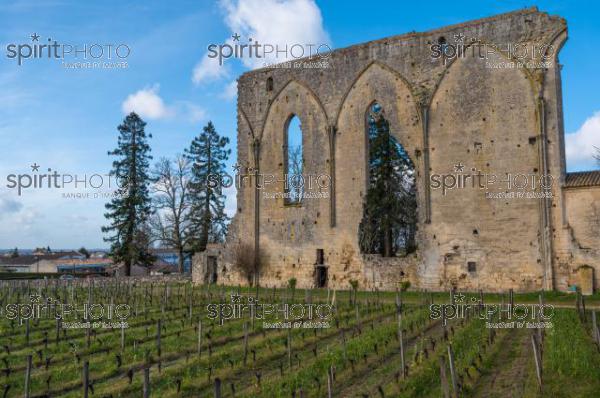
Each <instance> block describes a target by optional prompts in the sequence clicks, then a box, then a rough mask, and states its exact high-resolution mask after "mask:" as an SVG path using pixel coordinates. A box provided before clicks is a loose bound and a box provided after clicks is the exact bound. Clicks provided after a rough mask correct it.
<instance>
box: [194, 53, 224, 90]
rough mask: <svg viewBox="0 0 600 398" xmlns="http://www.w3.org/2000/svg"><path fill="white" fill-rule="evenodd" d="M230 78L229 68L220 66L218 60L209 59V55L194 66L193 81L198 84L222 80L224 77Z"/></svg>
mask: <svg viewBox="0 0 600 398" xmlns="http://www.w3.org/2000/svg"><path fill="white" fill-rule="evenodd" d="M228 76H229V68H228V67H227V65H225V64H223V65H219V61H218V59H217V58H209V57H208V54H205V55H204V57H202V59H201V60H200V62H198V63H197V64H196V66H194V71H193V73H192V81H193V82H194V83H196V84H198V83H201V82H203V81H205V80H210V79H220V78H222V77H228Z"/></svg>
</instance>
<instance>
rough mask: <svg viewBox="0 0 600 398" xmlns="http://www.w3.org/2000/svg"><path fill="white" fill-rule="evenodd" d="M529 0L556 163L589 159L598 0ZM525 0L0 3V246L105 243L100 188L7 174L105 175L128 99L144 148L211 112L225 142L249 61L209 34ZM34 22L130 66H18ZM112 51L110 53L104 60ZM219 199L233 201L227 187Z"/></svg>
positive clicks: (403, 16)
mask: <svg viewBox="0 0 600 398" xmlns="http://www.w3.org/2000/svg"><path fill="white" fill-rule="evenodd" d="M100 3H101V4H100ZM537 5H538V7H539V8H540V9H542V10H544V11H548V12H550V13H554V14H560V15H562V16H564V17H566V18H567V21H568V23H569V41H568V43H567V44H566V46H565V48H564V49H563V50H562V52H561V61H562V63H563V64H564V68H563V70H562V76H563V96H564V113H565V130H566V131H567V133H568V135H567V137H566V142H567V156H568V167H569V170H572V171H573V170H583V169H589V168H593V167H595V164H594V162H593V156H592V155H593V145H596V146H599V147H600V102H599V101H598V92H600V79H599V78H598V73H597V69H598V65H599V64H600V54H599V52H598V51H597V46H596V45H595V40H596V39H597V38H598V36H599V35H600V25H599V24H598V23H597V16H598V15H599V14H600V6H599V5H598V3H597V2H594V1H589V2H585V1H582V2H578V4H577V5H576V6H575V5H568V4H567V2H564V4H562V3H559V2H554V1H543V2H537ZM523 6H524V4H523V3H522V2H520V1H502V2H482V1H464V2H448V1H443V2H435V1H429V2H427V4H426V7H424V5H423V3H419V2H410V3H406V2H399V1H396V0H385V1H379V2H376V3H365V2H364V1H362V0H345V1H344V2H343V6H340V2H337V1H331V0H324V1H316V2H315V1H313V0H222V1H209V0H171V1H168V2H165V1H158V0H154V1H153V0H148V1H127V0H109V1H103V2H83V1H79V0H38V1H35V0H14V1H10V2H1V3H0V26H2V29H1V30H0V51H1V52H2V54H1V56H0V144H1V147H0V148H1V149H0V150H1V152H0V153H1V157H0V159H1V160H0V248H10V247H15V246H18V247H21V248H31V247H36V246H47V245H50V246H51V247H53V248H75V247H80V246H82V245H83V246H86V247H92V248H101V247H105V244H104V243H103V241H102V234H101V232H100V226H102V225H104V224H105V220H104V218H103V213H104V202H105V201H104V200H102V199H99V198H94V197H91V198H71V197H64V196H63V193H65V192H64V191H60V190H51V189H38V190H35V191H34V190H32V189H30V190H29V191H27V190H24V191H23V192H22V194H21V195H20V196H19V195H18V194H17V193H16V191H15V190H14V189H8V188H7V176H9V175H11V174H15V175H18V174H29V175H32V167H31V166H32V165H38V166H40V169H39V170H40V171H39V172H45V170H47V169H48V168H50V169H51V170H52V172H54V171H57V172H58V173H60V174H70V175H74V176H75V175H76V176H78V177H79V178H84V177H83V176H90V175H93V174H105V173H107V172H108V171H109V170H110V164H111V160H110V158H109V157H108V156H107V155H106V153H107V151H109V150H111V149H113V148H114V146H115V145H116V137H117V130H116V126H117V125H118V124H119V123H120V121H121V120H122V118H123V117H124V115H125V114H126V113H127V112H130V111H132V110H135V111H137V112H138V113H139V114H140V115H141V116H142V117H143V118H144V119H145V120H146V121H147V123H148V125H147V131H148V132H150V133H152V135H153V138H152V140H151V145H152V149H153V155H154V157H155V159H158V158H159V157H163V156H167V157H172V156H174V155H175V154H177V153H181V152H182V151H183V149H184V148H186V147H187V146H188V145H189V143H190V141H191V139H192V138H193V137H194V136H195V135H197V134H198V133H199V132H200V131H201V128H202V126H203V125H204V124H205V123H207V122H208V121H209V120H212V121H213V122H214V124H215V126H216V128H217V130H218V131H219V132H220V133H221V134H223V135H226V136H228V137H230V139H231V140H232V146H234V145H235V128H236V125H235V120H236V112H235V103H236V98H235V96H236V87H235V79H236V77H237V76H239V74H240V73H242V72H244V71H246V70H249V69H251V68H255V67H257V66H261V65H260V64H257V63H256V62H255V60H248V59H245V60H243V61H233V60H230V61H229V62H225V64H224V65H223V66H219V65H218V63H217V62H215V61H216V60H215V59H211V58H209V57H208V51H207V48H208V46H209V45H210V44H212V43H215V44H222V43H226V42H229V43H231V42H232V40H233V38H232V35H233V34H234V33H238V34H240V35H241V37H242V38H250V37H252V38H254V39H255V40H259V41H261V42H270V43H274V44H277V43H280V44H285V43H296V42H299V43H324V44H327V45H330V46H331V47H332V48H341V47H345V46H348V45H351V44H355V43H360V42H364V41H368V40H373V39H378V38H382V37H386V36H390V35H395V34H399V33H404V32H409V31H413V30H414V31H425V30H429V29H432V28H437V27H441V26H444V25H448V24H454V23H459V22H463V21H467V20H470V19H476V18H481V17H486V16H490V15H493V14H497V13H501V12H507V11H511V10H514V9H517V8H521V7H523ZM34 34H36V35H39V39H37V42H36V43H38V42H39V43H47V42H48V39H50V43H52V41H53V40H56V41H57V42H59V43H61V44H68V45H70V46H72V47H77V48H82V47H83V46H84V45H87V46H90V47H91V46H93V45H95V44H99V45H104V46H106V45H109V44H110V45H112V46H113V50H114V48H115V47H117V46H121V47H120V48H121V50H123V49H125V48H127V49H130V51H131V52H130V54H129V55H128V56H127V57H126V58H124V59H125V60H126V61H127V64H128V67H127V68H123V69H103V68H89V69H77V70H74V69H71V68H68V67H65V65H63V64H62V63H61V62H60V61H59V60H56V59H24V60H23V62H22V65H20V66H18V65H17V60H16V59H14V58H13V59H10V58H8V57H7V55H9V52H8V50H7V49H8V46H11V45H15V46H18V45H25V44H32V43H34V38H32V37H31V36H32V35H34ZM123 45H124V46H123ZM13 48H15V47H13ZM103 48H104V50H103V51H105V53H103V56H106V54H107V52H106V47H103ZM96 50H97V48H96ZM90 51H91V50H90ZM95 54H96V55H97V54H98V52H97V51H96V53H95ZM121 54H123V52H121ZM120 60H121V59H118V57H115V56H113V58H112V59H111V60H109V61H108V62H112V63H113V64H114V62H116V61H120ZM71 61H72V60H71ZM67 66H68V65H67ZM232 149H235V148H234V147H233V148H232ZM233 153H234V154H235V150H234V151H233ZM234 162H235V159H234V158H232V159H231V160H230V163H231V164H232V163H234ZM39 172H38V173H39ZM67 192H78V191H75V190H71V191H68V190H67ZM85 192H89V191H85ZM227 207H228V209H229V211H230V212H232V211H233V209H235V198H234V195H233V192H230V195H229V197H228V201H227Z"/></svg>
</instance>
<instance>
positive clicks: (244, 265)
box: [232, 242, 264, 286]
mask: <svg viewBox="0 0 600 398" xmlns="http://www.w3.org/2000/svg"><path fill="white" fill-rule="evenodd" d="M260 253H262V251H259V256H258V262H257V264H255V261H254V246H253V245H252V244H249V243H243V242H238V243H237V244H236V245H234V246H233V251H232V255H233V258H232V263H233V267H234V269H235V270H237V271H238V272H239V273H240V274H242V276H243V277H245V278H246V280H247V281H248V284H249V285H250V286H252V285H253V283H254V282H255V279H256V274H257V273H260V271H261V268H262V264H263V262H264V259H263V258H262V257H261V256H260Z"/></svg>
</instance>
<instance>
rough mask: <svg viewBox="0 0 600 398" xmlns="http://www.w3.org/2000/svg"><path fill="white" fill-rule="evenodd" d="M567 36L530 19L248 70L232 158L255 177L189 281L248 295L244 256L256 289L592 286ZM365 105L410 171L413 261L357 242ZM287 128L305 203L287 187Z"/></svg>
mask: <svg viewBox="0 0 600 398" xmlns="http://www.w3.org/2000/svg"><path fill="white" fill-rule="evenodd" d="M566 39H567V25H566V21H565V20H564V19H563V18H561V17H558V16H552V15H548V14H547V13H544V12H540V11H538V10H537V9H535V8H532V9H525V10H520V11H516V12H512V13H508V14H502V15H498V16H494V17H490V18H485V19H480V20H475V21H470V22H466V23H462V24H459V25H454V26H449V27H444V28H441V29H436V30H432V31H429V32H425V33H408V34H403V35H399V36H394V37H388V38H385V39H381V40H376V41H371V42H368V43H364V44H358V45H354V46H351V47H348V48H343V49H339V50H335V51H333V52H331V53H330V55H329V56H328V58H327V59H326V62H327V63H328V65H327V67H320V68H310V67H295V66H298V65H295V64H294V62H292V64H291V65H288V67H276V68H264V69H259V70H254V71H251V72H248V73H245V74H243V75H242V76H241V77H240V78H239V80H238V118H237V119H238V142H237V146H238V156H237V157H238V164H239V165H240V171H239V173H240V175H245V176H250V177H251V178H250V179H244V180H243V181H242V182H243V183H242V184H240V185H241V186H240V188H239V189H238V192H237V213H236V215H235V217H234V219H233V220H232V224H231V226H230V231H229V234H228V237H227V242H226V243H225V244H224V245H212V246H211V247H210V248H209V249H207V251H205V252H203V253H201V254H199V255H197V256H196V257H195V259H194V263H195V264H194V280H195V281H197V282H217V283H223V284H238V283H241V284H246V283H248V280H249V279H248V276H247V275H245V274H244V272H243V269H241V268H240V264H239V262H240V256H241V257H243V255H245V256H246V262H250V263H253V264H256V265H257V267H258V270H259V281H260V284H261V285H262V286H285V285H287V283H288V280H289V279H290V278H296V279H297V283H298V286H299V287H322V286H327V287H332V288H344V289H347V288H349V287H350V284H349V282H350V281H352V280H355V281H358V285H359V287H360V288H367V289H368V288H380V289H395V288H396V287H398V286H400V284H401V283H403V282H410V286H411V287H412V288H417V289H430V290H442V289H449V288H452V287H457V288H459V289H473V290H475V289H483V290H486V291H499V290H507V289H509V288H513V289H515V290H516V291H532V290H540V289H558V290H567V289H568V288H569V287H572V286H579V287H581V288H582V289H583V290H585V291H589V290H591V289H593V287H594V286H597V285H598V283H599V282H600V279H599V273H600V172H582V173H567V172H566V167H565V148H564V131H563V113H562V95H561V65H560V64H559V59H558V54H559V52H560V49H561V47H562V46H563V44H564V43H565V41H566ZM301 61H302V60H301ZM374 104H375V105H376V106H377V108H376V109H377V111H379V110H381V111H382V112H384V113H382V115H384V116H383V117H385V120H386V121H387V123H388V125H389V132H390V134H391V135H392V136H393V138H394V139H395V141H396V142H397V143H398V145H400V146H401V147H402V148H403V150H404V153H405V154H406V156H407V158H409V159H410V162H411V164H412V165H414V171H413V174H412V176H413V183H414V191H415V200H416V219H415V230H414V250H410V251H408V250H407V251H405V252H402V253H400V252H396V253H395V254H394V255H391V256H385V255H382V254H379V253H365V252H364V250H361V246H360V244H359V235H360V232H359V229H360V226H361V221H362V220H363V218H364V212H365V198H366V196H367V191H368V188H369V138H368V137H369V133H368V130H369V122H368V120H369V117H372V116H370V114H371V113H372V112H373V109H374ZM294 119H297V120H298V121H299V123H300V130H301V138H300V140H301V145H300V146H301V154H300V163H301V165H300V166H301V170H302V175H303V176H304V188H303V192H302V193H301V194H300V196H301V198H300V200H299V199H298V195H296V198H295V199H294V192H293V188H290V185H289V184H286V181H287V180H286V178H287V177H285V176H286V175H288V174H290V172H291V171H293V170H292V166H293V165H294V164H293V160H294V159H293V158H292V156H291V155H290V151H289V149H290V145H291V144H290V140H291V137H290V132H289V130H290V124H291V123H292V122H293V120H294ZM297 160H298V159H296V161H297ZM296 165H297V164H296ZM257 176H258V179H257V181H259V180H260V181H261V182H262V183H261V184H255V183H247V181H249V180H252V178H255V177H257ZM261 178H262V180H261ZM309 180H310V181H311V182H312V183H313V184H312V186H308V185H309ZM286 193H287V194H288V195H287V196H286ZM290 197H291V198H292V199H290ZM405 286H406V285H405Z"/></svg>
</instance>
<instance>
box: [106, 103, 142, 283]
mask: <svg viewBox="0 0 600 398" xmlns="http://www.w3.org/2000/svg"><path fill="white" fill-rule="evenodd" d="M145 126H146V123H145V122H144V121H143V120H142V119H141V118H140V117H139V116H138V115H137V114H135V113H134V112H132V113H130V114H129V115H128V116H127V117H125V119H124V120H123V123H122V124H121V125H120V126H119V127H118V129H119V139H118V146H117V148H116V149H115V150H113V151H110V152H108V154H109V156H115V157H116V158H117V159H116V160H114V161H113V164H112V166H113V169H112V171H111V173H110V174H111V176H113V177H115V178H116V180H117V181H118V183H119V185H120V187H121V188H120V189H119V192H117V194H116V195H115V196H114V198H113V199H112V200H111V201H110V202H109V203H107V204H106V209H107V210H108V211H107V212H106V213H105V214H104V217H106V218H107V219H109V220H111V222H110V225H109V226H105V227H102V232H104V233H109V234H111V235H110V236H109V237H106V238H104V240H105V241H106V242H110V244H111V248H110V251H111V257H112V258H113V260H114V261H115V262H120V263H123V264H124V266H125V275H127V276H129V275H131V267H132V266H133V265H141V266H149V265H151V264H152V262H153V260H154V257H153V256H152V254H151V252H150V240H149V234H148V225H147V222H148V219H149V217H150V215H151V213H152V210H151V201H150V195H149V190H148V188H149V184H150V182H151V181H150V177H149V175H148V169H149V167H150V160H151V159H152V156H150V146H149V145H148V142H147V138H152V135H151V134H149V135H148V136H146V132H145V131H144V127H145Z"/></svg>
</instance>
